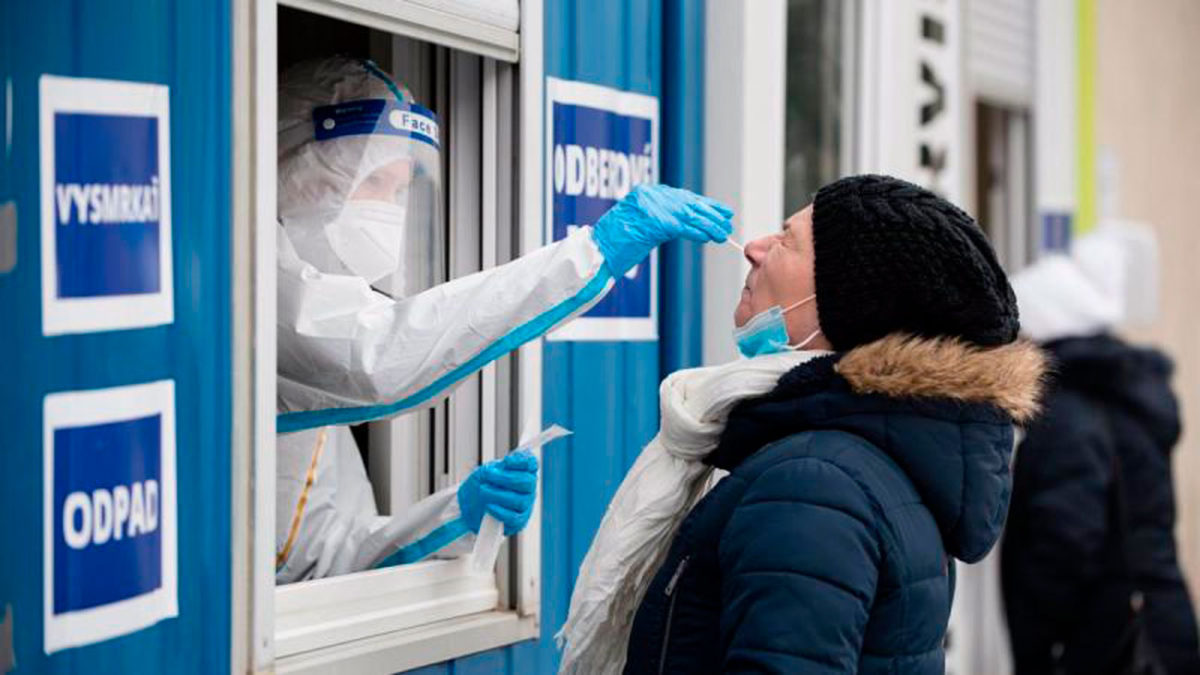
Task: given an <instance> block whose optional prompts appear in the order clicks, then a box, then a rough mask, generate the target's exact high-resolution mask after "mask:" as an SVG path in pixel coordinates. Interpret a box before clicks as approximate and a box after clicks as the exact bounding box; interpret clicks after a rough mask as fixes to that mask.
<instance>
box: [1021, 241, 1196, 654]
mask: <svg viewBox="0 0 1200 675" xmlns="http://www.w3.org/2000/svg"><path fill="white" fill-rule="evenodd" d="M1084 243H1086V242H1082V241H1081V244H1084ZM1086 268H1087V266H1086V265H1084V266H1080V265H1077V264H1076V263H1075V262H1074V261H1073V260H1072V259H1070V258H1067V257H1058V258H1054V259H1048V260H1045V261H1043V262H1041V263H1039V264H1038V265H1037V266H1035V268H1033V269H1030V270H1029V272H1028V273H1025V274H1023V275H1021V276H1020V277H1019V278H1018V280H1017V281H1016V282H1015V283H1014V285H1015V286H1016V287H1017V289H1018V297H1019V299H1020V302H1021V307H1022V310H1024V309H1026V308H1027V307H1028V308H1029V310H1030V311H1029V318H1028V320H1027V321H1024V322H1023V323H1024V326H1023V328H1024V330H1025V332H1026V333H1028V334H1029V335H1031V336H1032V337H1034V338H1037V339H1039V340H1041V341H1044V342H1045V347H1046V349H1047V350H1048V351H1049V353H1050V355H1051V358H1052V370H1053V372H1054V376H1053V379H1052V384H1051V386H1050V388H1049V391H1048V394H1047V397H1046V402H1045V414H1044V416H1043V417H1042V418H1041V419H1040V420H1038V422H1036V423H1035V424H1033V425H1032V426H1031V427H1030V429H1029V431H1028V435H1027V436H1026V437H1025V439H1024V441H1023V442H1022V443H1021V445H1020V449H1019V450H1018V452H1017V458H1016V466H1015V469H1014V474H1015V482H1014V492H1013V504H1012V508H1011V512H1010V515H1009V523H1008V526H1007V529H1006V533H1005V538H1004V544H1003V546H1002V547H1001V577H1002V584H1003V591H1004V604H1005V610H1006V613H1007V616H1008V624H1009V634H1010V637H1011V641H1012V648H1013V657H1014V658H1013V660H1014V665H1015V669H1016V672H1017V673H1018V674H1019V675H1025V674H1028V673H1051V672H1064V671H1065V672H1079V673H1085V672H1086V673H1104V672H1111V670H1112V668H1113V667H1114V662H1115V661H1116V660H1117V658H1118V656H1117V652H1118V651H1120V649H1121V644H1122V640H1121V639H1120V636H1121V635H1122V633H1124V632H1125V631H1126V630H1128V629H1130V626H1131V622H1132V621H1133V616H1132V612H1131V604H1130V603H1131V601H1132V600H1131V596H1132V595H1133V593H1136V594H1137V596H1138V600H1136V601H1135V602H1137V604H1138V605H1139V606H1140V608H1141V614H1142V617H1143V618H1142V621H1144V626H1145V633H1146V635H1147V637H1148V641H1149V643H1150V645H1151V647H1152V650H1153V651H1154V652H1155V653H1157V656H1158V660H1159V661H1160V662H1161V664H1162V666H1164V667H1165V670H1166V672H1168V673H1200V644H1198V642H1197V628H1196V618H1195V613H1194V611H1193V609H1192V604H1191V601H1190V598H1189V596H1188V590H1187V586H1186V583H1185V581H1184V578H1183V575H1182V573H1181V571H1180V569H1179V563H1178V560H1177V558H1176V548H1175V538H1174V526H1175V494H1174V489H1173V487H1172V480H1171V452H1172V450H1173V449H1174V447H1175V443H1176V441H1177V440H1178V438H1179V431H1180V426H1179V411H1178V407H1177V404H1176V400H1175V396H1174V395H1173V394H1172V393H1171V387H1170V377H1171V370H1172V366H1171V362H1170V360H1169V359H1168V358H1167V357H1166V356H1164V355H1163V354H1162V353H1160V352H1158V351H1157V350H1154V349H1147V348H1140V347H1134V346H1131V345H1128V344H1126V343H1125V342H1124V341H1122V340H1121V339H1119V338H1117V337H1115V336H1114V335H1112V334H1110V333H1109V332H1108V329H1109V328H1111V327H1112V326H1113V325H1115V324H1116V323H1118V321H1119V319H1120V314H1121V308H1120V305H1119V303H1117V302H1114V299H1115V298H1114V295H1119V294H1113V293H1102V292H1100V291H1099V289H1097V288H1095V284H1092V283H1090V282H1089V279H1088V277H1087V274H1086V271H1085V270H1086ZM1068 307H1069V310H1068V309H1067V308H1068ZM1118 489H1120V490H1122V491H1123V493H1122V495H1121V496H1120V497H1119V498H1120V499H1123V500H1124V506H1123V507H1122V506H1120V505H1119V503H1118V501H1117V499H1118V496H1117V494H1116V493H1115V491H1116V490H1118ZM1122 517H1124V524H1122V523H1121V522H1119V521H1120V520H1121V519H1122Z"/></svg>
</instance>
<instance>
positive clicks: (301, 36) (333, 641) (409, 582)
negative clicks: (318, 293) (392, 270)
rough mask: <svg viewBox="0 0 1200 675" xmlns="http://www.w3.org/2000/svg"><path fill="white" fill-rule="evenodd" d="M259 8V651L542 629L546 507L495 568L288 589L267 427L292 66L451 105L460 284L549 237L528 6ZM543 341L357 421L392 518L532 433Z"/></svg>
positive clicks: (448, 190)
mask: <svg viewBox="0 0 1200 675" xmlns="http://www.w3.org/2000/svg"><path fill="white" fill-rule="evenodd" d="M526 4H533V3H526ZM283 5H287V6H283ZM536 11H538V12H539V13H540V6H538V7H537V8H536ZM251 13H252V14H253V15H254V16H256V17H257V19H258V21H257V23H256V24H255V25H254V28H253V30H252V32H254V31H257V33H256V34H255V35H254V37H253V38H252V39H256V40H257V45H256V46H253V47H250V48H248V52H249V53H250V57H249V60H250V61H251V62H252V63H251V64H249V67H248V70H250V71H251V72H252V73H253V78H254V83H253V89H254V92H255V94H256V100H255V101H254V102H253V103H251V104H250V105H249V107H250V108H251V110H252V111H253V112H252V115H255V116H257V119H255V121H254V125H255V128H254V132H253V133H252V134H251V135H252V137H253V139H254V144H253V146H254V147H253V148H252V149H250V150H249V152H250V153H251V154H252V156H253V157H254V160H253V163H254V166H255V170H256V171H255V174H254V177H253V180H254V184H253V186H252V187H251V188H250V192H251V194H252V195H253V197H252V198H253V202H254V207H253V212H254V217H253V219H252V220H253V222H252V223H251V224H250V227H251V228H252V230H253V238H252V239H253V241H254V242H255V251H256V255H255V261H254V276H255V283H256V289H255V293H256V301H255V304H256V310H255V326H256V328H255V335H254V342H255V346H256V348H257V349H258V353H257V354H256V359H257V362H256V364H255V387H254V389H255V393H254V396H255V408H256V427H259V428H257V429H256V432H255V435H256V438H255V441H256V443H255V447H254V450H253V452H254V456H253V459H252V471H253V475H254V478H253V483H254V492H253V505H252V506H251V507H250V508H251V510H252V512H253V522H254V525H253V526H252V528H251V530H250V536H251V539H252V540H253V544H252V550H253V553H252V555H251V556H250V557H251V559H252V560H253V569H252V570H251V572H250V574H251V576H252V581H251V583H250V586H251V589H252V592H251V594H252V596H253V597H252V600H251V601H250V602H251V604H252V612H251V613H252V615H253V618H252V620H251V624H252V625H251V626H248V627H247V630H248V632H249V634H250V636H251V649H252V651H253V662H254V664H255V665H256V667H259V668H264V667H274V668H276V669H278V670H281V671H293V670H300V671H303V670H308V669H314V668H322V667H325V668H327V667H330V666H336V667H337V668H338V669H341V668H346V669H356V668H364V669H367V670H381V671H390V672H395V671H401V670H407V669H410V668H415V667H419V666H422V665H426V664H430V663H436V662H440V661H444V660H447V659H451V658H455V657H458V656H462V655H466V654H469V653H473V652H478V651H482V650H486V649H490V648H494V647H497V646H501V645H504V644H509V643H513V642H516V641H519V640H523V639H529V638H533V637H536V636H537V631H538V624H537V620H536V610H537V607H538V596H537V593H538V588H539V583H538V574H539V563H540V561H539V558H538V554H539V548H540V547H539V543H538V542H539V540H540V527H539V523H540V518H538V517H537V515H536V512H535V515H534V517H533V518H532V519H531V521H530V524H529V526H527V528H526V529H525V530H524V531H523V532H522V533H521V534H520V535H518V536H517V537H514V538H511V539H509V540H507V541H506V543H505V545H504V546H503V548H502V549H501V554H500V559H499V562H498V564H497V566H496V570H495V573H494V574H492V575H472V574H471V573H470V572H469V570H468V564H467V563H468V561H467V559H466V557H465V556H463V557H459V558H436V557H432V558H427V559H423V560H421V561H419V562H414V563H410V564H403V565H392V566H386V567H378V568H376V569H372V570H368V571H363V572H356V573H351V574H346V575H343V576H336V577H326V578H322V579H315V580H311V581H301V582H296V583H291V584H286V585H280V586H278V587H276V585H275V584H274V574H273V571H274V570H273V567H272V564H273V563H274V558H275V553H276V552H275V551H274V550H273V549H274V548H275V547H274V543H273V536H274V532H273V528H274V523H275V515H276V514H275V504H274V499H273V497H274V489H275V485H274V476H275V471H274V468H275V466H274V457H273V453H274V452H275V445H274V434H273V433H270V432H267V431H266V430H265V429H263V428H261V427H266V426H268V425H269V426H270V428H271V429H273V428H274V424H273V419H272V418H273V411H274V408H275V400H274V397H275V388H274V384H273V382H272V381H271V379H272V378H273V377H274V353H275V352H274V344H275V333H274V327H275V311H274V307H273V304H272V303H273V301H274V293H275V284H274V281H275V278H274V275H273V274H272V273H271V269H272V268H273V266H274V265H275V261H274V256H275V250H274V247H275V245H276V243H277V242H276V241H275V237H274V236H273V230H274V228H275V223H276V221H275V199H276V190H275V182H276V180H277V174H276V171H275V168H276V167H275V165H274V162H273V161H272V160H273V159H274V158H275V156H276V138H275V137H274V136H275V133H274V131H275V124H274V123H273V122H274V120H273V118H274V117H275V114H276V105H275V102H274V97H275V96H276V89H277V83H278V78H279V76H280V74H281V73H282V72H284V71H285V70H286V69H287V68H288V67H290V66H293V65H295V64H297V63H300V62H303V61H306V60H309V59H314V58H322V57H329V56H347V57H352V58H358V59H369V60H370V61H372V62H374V63H375V64H378V66H379V68H380V69H382V70H383V71H386V72H388V73H391V74H392V75H393V76H394V77H395V79H397V80H398V81H400V82H401V83H402V86H403V87H404V88H406V89H407V90H408V91H410V92H411V94H412V96H413V98H414V99H415V101H416V102H418V103H419V104H420V105H422V106H424V107H426V108H428V109H430V110H431V111H432V112H433V113H434V114H435V115H436V116H437V118H438V122H439V125H440V136H441V138H440V141H441V165H440V172H441V185H442V190H441V194H440V197H439V200H440V204H439V206H440V208H441V210H442V212H443V213H444V214H445V218H444V230H443V231H441V232H439V233H438V237H435V238H434V242H435V243H434V244H433V245H431V246H429V247H428V250H429V251H430V252H431V253H430V254H429V256H428V257H429V260H428V261H427V262H428V265H429V267H428V269H429V271H430V277H431V283H434V284H436V283H440V282H444V281H447V280H452V279H455V278H458V277H460V276H464V275H467V274H470V273H472V272H476V271H479V270H481V269H486V268H489V267H492V266H495V265H498V264H502V263H504V262H507V261H508V260H511V259H513V258H515V257H517V256H519V255H520V254H521V253H522V252H523V251H526V250H529V249H531V248H533V247H536V246H539V245H540V244H541V238H540V222H535V223H534V224H533V225H532V226H523V225H522V223H525V222H526V221H528V220H529V219H528V218H524V219H522V218H518V210H519V208H520V201H519V199H518V189H519V188H520V184H521V180H520V177H521V176H522V174H523V171H522V169H521V168H520V167H521V162H520V158H519V156H518V141H519V140H520V134H519V128H518V127H519V126H520V125H521V120H520V115H519V113H520V109H519V104H520V102H519V93H518V92H519V91H520V88H519V86H518V82H519V78H520V77H521V73H520V70H519V66H518V64H517V62H516V61H517V57H518V45H519V36H518V32H517V29H518V24H519V15H518V6H517V2H516V0H510V1H508V2H492V3H478V2H463V1H457V2H456V1H453V0H414V1H413V2H379V1H374V0H288V1H287V2H283V3H279V5H278V6H277V4H276V2H275V1H274V0H256V2H255V3H254V9H253V10H252V12H251ZM266 45H269V47H268V46H266ZM539 48H540V47H539ZM539 95H540V90H539ZM268 99H270V100H268ZM533 108H535V109H539V108H540V106H533ZM532 154H534V155H537V154H538V153H532ZM536 170H538V171H540V167H537V169H536ZM533 175H537V174H536V173H534V174H533ZM534 203H535V204H536V203H537V202H536V200H535V201H534ZM439 242H440V243H439ZM537 348H538V345H537V343H536V342H535V343H533V344H532V345H530V346H529V347H527V348H526V349H523V350H522V351H520V352H517V353H514V354H511V355H508V356H505V357H503V358H501V359H499V360H497V361H495V362H494V363H492V364H490V365H488V366H487V367H485V368H484V369H482V370H481V371H480V372H479V373H476V374H475V375H473V376H471V377H470V378H469V379H467V380H466V381H464V382H463V383H462V384H461V385H460V386H458V387H457V388H456V389H455V390H454V392H453V393H452V394H451V395H450V397H449V398H447V399H445V400H444V401H442V402H441V403H439V404H438V405H436V406H435V407H433V408H431V409H424V410H420V411H417V412H413V413H408V414H403V415H400V416H398V417H395V418H392V419H386V420H381V421H373V422H368V423H364V424H360V425H356V426H354V427H352V433H353V438H354V441H355V443H356V445H357V447H358V449H359V451H360V453H361V459H362V463H363V466H364V467H365V468H366V471H367V475H368V477H369V479H370V484H371V491H372V494H371V495H370V497H371V498H373V500H374V502H375V506H376V508H377V510H378V512H379V514H380V515H392V514H399V513H403V512H404V511H405V510H406V509H409V508H411V507H412V506H413V505H414V504H416V503H417V502H419V501H421V500H422V499H424V498H426V497H428V496H429V495H431V494H433V493H435V492H438V491H439V490H442V489H444V488H448V487H450V486H453V485H455V484H456V483H458V482H459V481H461V480H462V479H464V478H466V476H467V475H468V474H469V473H470V472H471V470H472V469H474V468H475V467H477V466H478V465H479V464H480V463H482V462H486V461H489V460H491V459H494V458H496V457H498V456H501V455H502V454H504V453H506V452H507V451H508V450H509V449H510V448H512V447H514V446H515V445H516V442H517V434H518V432H519V431H521V429H520V427H521V425H520V424H519V423H518V420H526V419H536V418H537V417H539V416H540V373H539V367H540V363H538V362H537V358H536V349H537ZM268 353H269V356H270V357H271V358H269V359H264V355H266V354H268ZM264 360H265V361H269V362H270V365H269V366H267V365H265V364H264V363H263V361H264ZM268 408H269V410H268Z"/></svg>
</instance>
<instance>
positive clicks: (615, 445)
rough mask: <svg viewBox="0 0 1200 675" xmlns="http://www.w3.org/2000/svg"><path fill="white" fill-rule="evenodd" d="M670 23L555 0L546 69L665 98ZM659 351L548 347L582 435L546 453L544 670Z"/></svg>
mask: <svg viewBox="0 0 1200 675" xmlns="http://www.w3.org/2000/svg"><path fill="white" fill-rule="evenodd" d="M661 21H662V16H661V7H660V2H659V1H658V0H622V1H621V2H602V3H601V2H584V1H582V0H575V1H571V0H549V1H548V2H547V3H546V74H547V75H548V76H551V77H558V78H562V79H567V80H579V81H584V82H591V83H594V84H600V85H604V86H608V87H613V88H615V89H621V90H625V91H632V92H637V93H641V94H649V95H653V96H659V95H660V94H661V92H662V84H661V81H662V77H661V75H662V66H661V58H662V56H661V50H662V42H661V40H660V39H659V36H660V34H661V32H662V23H661ZM662 114H663V117H664V118H665V117H666V114H665V113H662ZM662 124H663V123H662V120H661V119H660V129H662V128H663V126H662ZM662 133H663V132H662V131H660V135H661V134H662ZM660 142H661V141H660ZM660 156H661V147H660ZM660 167H661V159H660ZM660 269H661V268H660ZM659 283H660V285H661V284H662V283H664V280H663V278H662V276H661V274H660V279H659ZM659 311H660V312H661V311H662V308H661V307H660V310H659ZM658 355H659V345H658V343H656V342H598V343H597V342H586V343H585V342H579V343H548V344H547V345H546V348H545V352H544V359H545V360H544V363H543V372H544V379H545V386H544V389H543V392H544V404H543V405H544V411H545V421H546V423H551V422H556V423H559V424H563V425H564V426H567V427H569V428H571V429H574V430H575V432H576V433H575V435H574V436H572V437H571V438H570V439H569V440H570V442H571V447H570V448H569V449H561V450H559V451H552V452H551V453H548V454H549V456H548V457H547V458H546V475H545V481H546V482H545V485H546V492H545V496H546V499H545V501H544V503H543V509H544V510H543V521H542V574H543V577H542V633H543V635H542V641H541V643H540V644H539V646H538V652H537V658H536V671H537V672H543V673H550V672H555V671H556V669H557V664H558V650H557V648H556V647H555V645H554V642H553V639H552V636H553V634H554V633H555V632H557V631H558V629H559V628H560V627H561V626H562V624H563V622H564V621H565V620H566V616H567V607H568V604H569V602H570V597H571V589H572V587H573V584H574V581H575V576H576V574H577V573H578V571H579V564H580V562H582V560H583V556H584V555H585V554H586V553H587V548H588V546H589V545H590V544H591V540H592V536H593V535H594V534H595V531H596V527H597V526H598V525H599V524H600V519H601V518H602V517H603V515H604V509H605V508H606V507H607V505H608V502H609V500H610V499H611V497H612V495H613V493H614V492H615V491H616V488H617V486H618V485H620V482H621V479H622V478H623V477H624V475H625V471H626V470H627V469H628V468H629V466H630V464H632V462H633V460H634V458H636V456H637V454H638V453H639V452H640V451H641V448H642V446H644V445H645V444H646V443H647V442H648V441H649V440H650V439H651V438H652V437H653V435H654V433H655V431H657V428H658V372H659V356H658ZM559 464H565V465H566V468H565V470H564V469H563V468H561V467H560V466H558V465H559ZM554 498H557V499H558V500H559V502H558V503H552V502H551V499H554ZM521 672H527V671H521Z"/></svg>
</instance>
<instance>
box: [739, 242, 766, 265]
mask: <svg viewBox="0 0 1200 675" xmlns="http://www.w3.org/2000/svg"><path fill="white" fill-rule="evenodd" d="M769 250H771V237H769V236H767V237H759V238H758V239H755V240H754V241H751V242H748V243H747V244H746V246H745V248H744V251H745V253H746V260H749V261H750V264H751V265H754V266H755V267H757V266H759V265H761V264H762V261H763V260H764V259H765V258H766V256H767V251H769Z"/></svg>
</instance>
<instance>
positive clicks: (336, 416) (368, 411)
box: [275, 264, 612, 434]
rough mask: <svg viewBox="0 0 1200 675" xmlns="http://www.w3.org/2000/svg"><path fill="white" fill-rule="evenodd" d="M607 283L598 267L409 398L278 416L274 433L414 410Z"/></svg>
mask: <svg viewBox="0 0 1200 675" xmlns="http://www.w3.org/2000/svg"><path fill="white" fill-rule="evenodd" d="M611 280H612V273H611V272H609V270H608V265H604V264H602V265H600V269H599V270H598V271H597V272H596V276H594V277H592V279H591V281H588V282H587V284H586V285H585V286H584V287H583V288H581V289H579V292H578V293H576V294H575V295H573V296H571V297H570V298H567V299H566V300H564V301H562V302H560V303H559V304H557V305H555V306H554V307H552V308H550V309H549V310H547V311H545V312H543V313H541V314H539V315H538V316H536V317H534V318H533V319H532V320H530V321H529V322H527V323H524V324H521V325H520V326H517V327H516V328H514V329H512V330H511V331H509V332H508V333H507V334H505V335H504V336H503V337H501V338H500V339H499V340H497V341H496V342H493V343H492V344H491V345H489V346H488V347H486V348H485V349H483V350H482V351H480V352H479V353H478V354H476V355H475V356H474V358H472V359H470V360H469V361H467V362H466V363H464V364H462V365H460V366H459V367H457V368H455V369H454V370H451V371H450V372H448V373H446V374H445V375H443V376H441V377H439V378H438V379H436V380H434V381H433V382H432V383H430V384H429V385H428V386H426V387H425V388H424V389H421V390H420V391H418V392H417V393H415V394H413V395H412V396H409V397H407V398H403V399H400V400H399V401H394V402H392V403H384V404H380V405H371V406H359V407H355V408H325V409H323V410H304V411H299V412H290V413H282V414H280V415H278V416H276V418H275V431H276V432H277V433H281V434H286V433H290V432H293V431H302V430H304V429H314V428H316V427H323V426H329V425H331V424H358V423H359V422H369V421H370V420H374V419H379V418H381V417H387V416H389V415H394V414H396V413H398V412H400V411H401V410H404V409H406V408H413V407H416V406H418V405H420V404H422V403H424V402H426V401H428V400H430V399H432V398H434V397H436V396H437V395H438V394H440V393H442V392H443V391H445V390H446V389H447V388H449V387H450V386H451V385H453V384H454V383H456V382H458V381H459V380H461V379H463V378H464V377H467V376H468V375H470V374H471V373H473V372H475V371H477V370H479V369H480V368H482V367H484V366H486V365H487V364H489V363H491V362H492V361H495V360H496V359H498V358H500V357H501V356H504V355H505V354H507V353H509V352H510V351H512V350H514V349H516V348H517V347H520V346H521V345H523V344H525V343H526V342H529V341H530V340H532V339H533V338H535V337H537V336H539V335H541V334H543V333H545V332H546V331H548V330H550V329H551V328H553V327H554V325H555V324H557V323H558V322H559V321H562V320H563V319H565V318H567V317H568V316H570V315H571V313H572V312H574V311H575V310H576V309H578V308H580V307H582V306H584V305H586V304H587V303H589V302H591V301H592V300H594V299H595V298H596V297H597V296H599V295H600V294H601V293H602V292H604V287H605V286H607V285H608V282H609V281H611Z"/></svg>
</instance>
